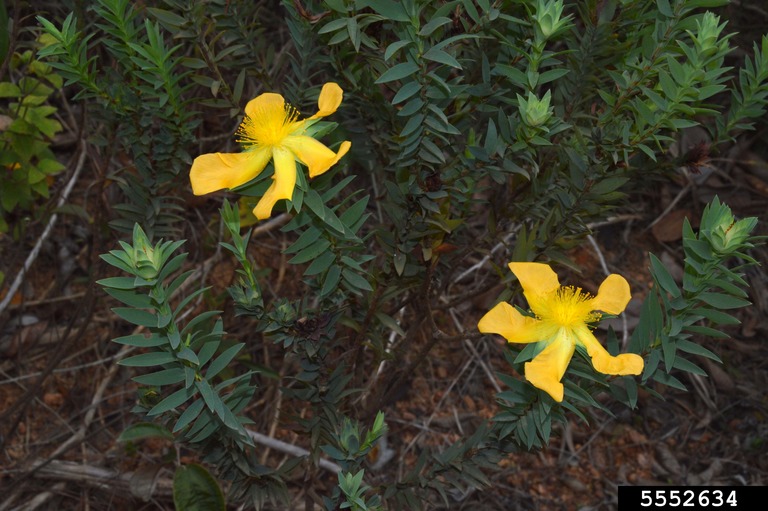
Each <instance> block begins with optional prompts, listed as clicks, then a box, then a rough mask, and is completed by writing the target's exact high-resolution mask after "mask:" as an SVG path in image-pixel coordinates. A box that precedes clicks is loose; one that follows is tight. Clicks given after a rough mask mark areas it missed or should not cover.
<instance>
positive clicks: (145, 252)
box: [131, 224, 162, 280]
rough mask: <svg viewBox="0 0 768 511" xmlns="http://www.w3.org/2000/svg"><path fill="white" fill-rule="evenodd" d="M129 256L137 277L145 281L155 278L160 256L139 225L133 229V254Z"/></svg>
mask: <svg viewBox="0 0 768 511" xmlns="http://www.w3.org/2000/svg"><path fill="white" fill-rule="evenodd" d="M131 256H132V259H133V261H132V262H133V266H134V268H136V272H137V274H138V276H139V277H141V278H143V279H145V280H150V279H153V278H155V277H157V274H158V273H159V271H160V265H161V264H160V263H161V262H160V261H159V258H160V257H161V256H162V254H161V252H160V251H158V250H155V247H153V246H152V244H151V243H150V241H149V238H148V237H147V235H146V233H145V232H144V230H143V229H142V228H141V226H139V224H136V225H134V227H133V253H132V254H131Z"/></svg>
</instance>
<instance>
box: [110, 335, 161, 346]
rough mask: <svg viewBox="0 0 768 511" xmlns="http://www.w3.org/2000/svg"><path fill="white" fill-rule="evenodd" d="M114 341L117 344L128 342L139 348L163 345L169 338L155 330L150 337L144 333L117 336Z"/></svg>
mask: <svg viewBox="0 0 768 511" xmlns="http://www.w3.org/2000/svg"><path fill="white" fill-rule="evenodd" d="M112 342H116V343H117V344H128V345H129V346H136V347H137V348H154V347H156V346H162V345H164V344H167V343H168V339H167V338H166V337H165V336H164V335H161V334H159V333H157V332H153V333H152V334H151V335H150V336H149V337H147V336H145V335H144V334H133V335H126V336H124V337H116V338H115V339H112Z"/></svg>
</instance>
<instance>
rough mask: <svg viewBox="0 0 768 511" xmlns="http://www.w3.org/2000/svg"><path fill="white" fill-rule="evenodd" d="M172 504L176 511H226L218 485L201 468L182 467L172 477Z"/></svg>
mask: <svg viewBox="0 0 768 511" xmlns="http://www.w3.org/2000/svg"><path fill="white" fill-rule="evenodd" d="M173 504H174V506H175V507H176V511H226V507H227V506H226V502H225V501H224V494H223V493H222V492H221V488H219V484H218V483H217V482H216V480H215V479H214V478H213V476H211V474H210V473H209V472H208V471H207V470H206V469H205V468H203V467H202V466H200V465H196V464H194V463H193V464H189V465H182V466H180V467H179V468H177V469H176V473H175V474H174V476H173Z"/></svg>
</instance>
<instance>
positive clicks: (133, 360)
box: [118, 351, 176, 367]
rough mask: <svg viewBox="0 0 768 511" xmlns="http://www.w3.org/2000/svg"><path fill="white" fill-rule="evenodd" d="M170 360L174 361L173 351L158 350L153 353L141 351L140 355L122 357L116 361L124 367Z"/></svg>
mask: <svg viewBox="0 0 768 511" xmlns="http://www.w3.org/2000/svg"><path fill="white" fill-rule="evenodd" d="M171 362H176V357H175V356H174V354H173V353H167V352H165V351H159V352H155V353H142V354H141V355H136V356H133V357H128V358H124V359H122V360H120V361H119V362H118V365H121V366H126V367H151V366H159V365H162V364H169V363H171Z"/></svg>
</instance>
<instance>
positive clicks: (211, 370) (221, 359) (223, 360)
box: [205, 342, 245, 380]
mask: <svg viewBox="0 0 768 511" xmlns="http://www.w3.org/2000/svg"><path fill="white" fill-rule="evenodd" d="M243 346H245V343H243V342H241V343H238V344H235V345H234V346H230V347H229V348H227V349H226V350H224V352H222V354H221V355H219V356H218V357H216V358H215V359H214V361H213V362H211V365H209V366H208V369H207V370H206V372H205V377H206V379H208V380H211V379H213V377H214V376H216V375H217V374H219V373H220V372H221V371H222V370H223V369H224V368H225V367H227V365H229V363H230V362H231V361H232V359H233V358H235V357H236V356H237V354H238V353H239V352H240V350H241V349H243Z"/></svg>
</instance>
